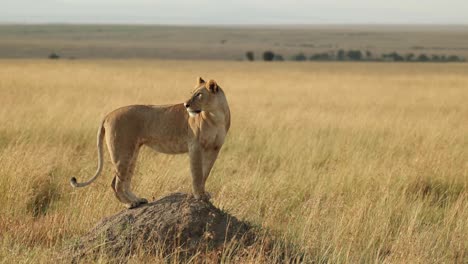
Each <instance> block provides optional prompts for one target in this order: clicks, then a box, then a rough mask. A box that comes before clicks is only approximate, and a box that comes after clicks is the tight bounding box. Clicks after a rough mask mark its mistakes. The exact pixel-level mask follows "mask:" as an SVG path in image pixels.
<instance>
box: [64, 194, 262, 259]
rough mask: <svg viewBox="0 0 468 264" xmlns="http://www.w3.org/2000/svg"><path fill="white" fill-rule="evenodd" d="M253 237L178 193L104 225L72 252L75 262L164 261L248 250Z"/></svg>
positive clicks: (203, 203)
mask: <svg viewBox="0 0 468 264" xmlns="http://www.w3.org/2000/svg"><path fill="white" fill-rule="evenodd" d="M254 233H255V231H254V229H253V228H252V226H251V225H249V224H248V223H245V222H242V221H239V220H238V219H237V218H235V217H233V216H231V215H229V214H227V213H225V212H223V211H221V210H220V209H218V208H216V207H215V206H213V204H211V203H210V202H206V201H198V200H196V199H194V198H193V197H192V196H190V195H187V194H182V193H174V194H171V195H168V196H165V197H163V198H161V199H159V200H157V201H154V202H152V203H149V204H146V205H143V206H141V207H138V208H135V209H130V210H123V211H121V212H120V213H117V214H116V215H113V216H110V217H107V218H105V219H103V220H101V221H100V222H99V223H98V224H97V225H96V226H95V227H94V228H93V229H92V230H91V231H90V232H89V233H88V234H87V235H85V236H84V237H83V238H82V239H81V240H80V241H79V243H78V244H77V245H75V246H74V247H73V249H72V250H73V254H72V255H73V258H74V260H75V261H76V260H79V259H81V258H89V257H92V256H93V255H95V256H98V255H101V254H105V255H108V256H112V257H116V256H121V257H124V256H128V255H130V254H132V253H134V252H137V251H140V252H141V250H143V251H142V252H144V253H145V254H155V255H159V256H165V255H167V254H173V252H174V249H177V250H178V252H182V254H183V255H184V256H186V257H190V256H193V254H195V253H196V252H216V251H218V252H219V251H222V249H223V247H224V246H225V245H226V244H227V243H229V242H230V241H233V240H236V242H238V245H240V244H242V245H245V246H248V245H249V244H252V243H254V240H255V237H256V236H255V235H254Z"/></svg>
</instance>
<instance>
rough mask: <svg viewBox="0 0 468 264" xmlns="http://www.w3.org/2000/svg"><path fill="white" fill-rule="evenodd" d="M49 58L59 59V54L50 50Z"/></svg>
mask: <svg viewBox="0 0 468 264" xmlns="http://www.w3.org/2000/svg"><path fill="white" fill-rule="evenodd" d="M49 59H51V60H57V59H60V56H59V55H58V54H57V53H55V52H52V53H51V54H49Z"/></svg>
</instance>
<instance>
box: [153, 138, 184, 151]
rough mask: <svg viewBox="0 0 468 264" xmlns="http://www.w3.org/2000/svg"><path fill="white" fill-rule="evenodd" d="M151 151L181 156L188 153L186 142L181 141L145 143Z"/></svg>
mask: <svg viewBox="0 0 468 264" xmlns="http://www.w3.org/2000/svg"><path fill="white" fill-rule="evenodd" d="M145 145H146V146H148V147H150V148H152V149H153V150H155V151H157V152H160V153H165V154H181V153H186V152H188V146H187V142H185V141H181V140H174V141H172V140H158V141H150V142H146V143H145Z"/></svg>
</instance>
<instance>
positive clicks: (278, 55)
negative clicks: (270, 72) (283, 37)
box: [274, 54, 284, 61]
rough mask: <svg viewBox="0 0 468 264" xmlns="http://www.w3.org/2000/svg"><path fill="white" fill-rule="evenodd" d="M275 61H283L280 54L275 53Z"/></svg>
mask: <svg viewBox="0 0 468 264" xmlns="http://www.w3.org/2000/svg"><path fill="white" fill-rule="evenodd" d="M274 60H275V61H284V58H283V56H282V55H281V54H275V58H274Z"/></svg>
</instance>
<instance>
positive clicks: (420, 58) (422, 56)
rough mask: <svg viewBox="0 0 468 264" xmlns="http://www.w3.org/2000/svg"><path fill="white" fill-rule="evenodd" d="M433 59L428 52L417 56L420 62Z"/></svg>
mask: <svg viewBox="0 0 468 264" xmlns="http://www.w3.org/2000/svg"><path fill="white" fill-rule="evenodd" d="M430 60H431V59H430V58H429V57H428V56H427V55H426V54H420V55H419V56H418V58H417V61H419V62H428V61H430Z"/></svg>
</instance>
